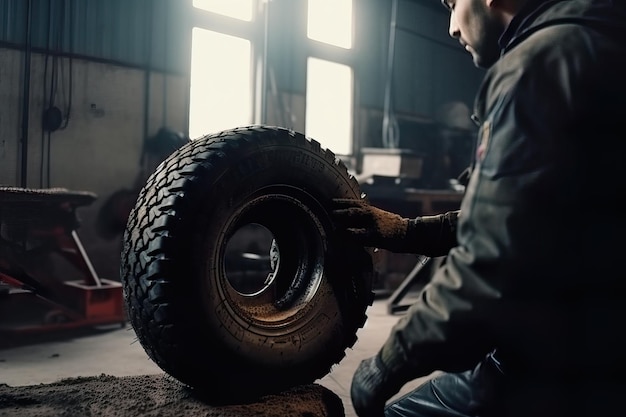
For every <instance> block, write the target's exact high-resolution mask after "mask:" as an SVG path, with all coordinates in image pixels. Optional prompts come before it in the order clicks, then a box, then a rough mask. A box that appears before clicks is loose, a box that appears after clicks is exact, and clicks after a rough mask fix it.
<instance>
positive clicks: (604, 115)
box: [335, 0, 626, 417]
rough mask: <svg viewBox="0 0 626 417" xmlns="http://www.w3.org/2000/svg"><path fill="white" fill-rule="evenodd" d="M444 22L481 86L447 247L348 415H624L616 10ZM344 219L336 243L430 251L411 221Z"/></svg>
mask: <svg viewBox="0 0 626 417" xmlns="http://www.w3.org/2000/svg"><path fill="white" fill-rule="evenodd" d="M445 5H446V7H447V8H448V9H449V10H450V35H451V36H453V37H455V38H457V39H458V40H459V42H461V44H462V45H463V46H464V47H465V49H466V50H467V51H468V52H469V53H470V54H471V55H472V57H473V60H474V63H475V64H476V65H477V66H481V67H485V68H488V70H487V73H486V75H485V78H484V81H483V83H482V85H481V88H480V90H479V92H478V95H477V97H476V102H475V116H476V117H475V119H476V120H478V124H479V134H478V146H477V152H476V160H475V163H474V167H473V170H472V174H471V177H470V180H469V183H468V186H467V189H466V193H465V196H464V199H463V202H462V204H461V215H460V216H459V220H458V229H457V232H456V238H457V242H456V243H454V244H453V247H452V248H451V249H450V251H449V252H448V254H447V257H446V262H445V264H444V265H443V266H442V267H441V268H439V269H438V270H437V271H436V272H435V273H434V275H433V277H432V279H431V282H430V283H429V284H428V285H426V287H425V288H424V290H423V291H422V293H421V294H420V298H419V301H417V302H416V303H415V304H414V305H412V306H411V308H410V309H409V310H408V311H407V314H406V315H405V316H403V317H402V318H401V319H400V320H399V322H398V324H396V325H395V326H394V328H393V329H392V331H391V333H390V335H389V337H388V339H387V340H386V342H385V343H384V345H383V346H382V347H381V349H380V351H379V352H378V354H377V355H376V356H375V357H373V358H370V359H367V360H364V361H363V362H362V363H361V364H360V365H359V367H358V368H357V370H356V372H355V374H354V378H353V383H352V387H351V395H352V402H353V405H354V408H355V410H356V412H357V414H358V415H359V416H361V417H363V416H383V415H385V416H388V417H389V416H498V417H510V416H525V417H530V416H533V417H537V416H550V417H557V416H568V417H570V416H599V417H600V416H601V417H605V416H611V415H625V413H626V411H625V410H624V409H623V408H624V405H622V396H623V393H624V392H626V382H625V381H626V379H625V378H624V375H626V332H624V331H623V329H622V328H623V323H624V321H625V320H626V292H625V290H626V279H624V273H623V271H621V270H620V266H621V265H620V260H621V259H622V258H623V256H624V253H625V250H626V245H625V243H624V240H625V236H626V215H624V213H625V211H624V209H623V207H622V206H621V200H622V198H623V196H624V195H626V182H625V180H624V179H625V178H626V163H625V158H626V137H625V135H624V133H623V128H622V125H623V120H624V118H625V117H626V12H625V9H624V5H623V4H622V2H621V0H555V1H547V0H546V1H544V0H447V2H446V3H445ZM338 204H340V206H339V207H338V208H337V210H336V211H335V218H336V222H337V227H338V229H339V230H340V231H341V230H343V231H345V233H347V234H348V235H352V236H353V237H354V238H356V239H360V241H361V242H362V243H363V244H364V245H366V246H376V247H379V248H388V249H391V250H396V251H398V250H401V251H402V250H408V251H413V250H415V251H417V250H422V249H423V247H424V246H425V243H423V242H422V243H420V244H419V245H414V244H413V245H412V244H410V243H407V242H405V241H406V240H418V241H419V240H420V238H419V233H420V230H421V229H420V228H419V227H416V226H415V225H414V224H412V223H416V224H420V223H421V222H420V221H418V220H415V219H414V220H413V221H411V220H409V219H402V218H399V216H396V215H394V214H393V213H388V212H383V211H382V210H378V209H376V208H375V207H371V206H369V205H367V204H366V203H364V202H362V201H358V202H357V201H353V202H352V203H351V204H350V203H347V202H345V201H342V202H338ZM401 242H404V243H401ZM414 246H415V247H414ZM417 246H419V247H417ZM436 370H439V371H444V373H443V374H442V375H441V376H438V377H436V378H434V379H432V380H431V381H430V382H428V383H427V384H425V385H423V386H422V387H419V388H418V389H416V390H415V391H413V392H411V393H409V394H408V395H407V396H405V397H403V398H401V399H400V400H398V401H395V402H392V403H390V404H387V405H385V404H386V402H387V401H388V400H389V399H390V398H391V397H392V396H394V395H395V394H396V393H397V392H398V391H399V390H400V389H401V387H402V386H403V385H404V384H405V383H406V382H408V381H410V380H412V379H415V378H418V377H421V376H425V375H429V374H430V373H432V372H433V371H436Z"/></svg>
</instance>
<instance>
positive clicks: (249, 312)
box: [217, 185, 330, 333]
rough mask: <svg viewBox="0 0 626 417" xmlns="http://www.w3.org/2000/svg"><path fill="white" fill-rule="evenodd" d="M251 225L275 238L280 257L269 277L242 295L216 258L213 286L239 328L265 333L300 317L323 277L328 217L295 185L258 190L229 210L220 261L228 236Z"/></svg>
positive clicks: (222, 264)
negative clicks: (218, 269)
mask: <svg viewBox="0 0 626 417" xmlns="http://www.w3.org/2000/svg"><path fill="white" fill-rule="evenodd" d="M277 213H280V217H278V216H277ZM251 224H254V225H258V226H261V227H263V228H265V229H267V231H268V232H269V233H270V234H271V236H272V237H273V239H274V241H275V242H276V245H277V247H278V250H279V253H280V258H279V261H278V262H277V267H276V269H275V270H274V271H273V275H272V276H271V277H269V279H267V280H266V281H265V282H264V283H263V285H261V286H260V288H259V289H258V290H256V291H254V292H250V293H246V292H242V291H240V290H239V289H238V288H237V287H236V286H235V285H233V282H232V281H231V280H230V279H229V273H228V271H227V270H226V268H225V265H224V263H223V262H220V266H221V271H220V272H219V273H218V278H217V286H218V290H219V291H220V292H222V294H223V296H224V298H225V300H227V304H228V307H229V308H228V310H229V311H230V313H231V315H232V318H234V319H235V320H237V321H239V322H240V323H241V325H243V326H246V327H248V326H254V327H255V328H257V330H260V331H266V332H269V333H271V332H272V330H280V329H281V328H283V327H285V326H293V325H294V319H295V320H296V321H297V319H298V317H299V316H301V317H305V314H304V313H305V311H306V309H307V306H308V305H309V303H310V301H311V300H312V299H313V298H314V297H315V295H316V294H317V292H318V290H319V288H320V285H321V284H322V282H323V279H324V260H325V254H326V236H327V232H326V230H328V227H329V224H330V221H329V219H328V216H327V214H326V212H325V211H324V209H323V207H322V206H321V204H320V203H319V202H318V201H317V200H316V199H315V198H313V197H312V196H311V195H309V194H308V193H306V192H305V191H303V190H301V189H298V188H295V187H291V186H287V185H277V186H271V187H266V188H263V189H261V190H258V191H257V192H256V193H255V194H254V195H253V196H251V198H249V199H247V200H246V201H245V202H243V203H242V204H241V205H240V206H239V207H238V208H236V209H235V211H234V215H233V216H231V220H230V222H229V223H228V224H227V225H226V227H225V233H224V235H223V241H222V242H220V243H219V244H218V246H219V248H220V249H219V251H218V256H219V259H221V260H222V261H223V260H224V259H225V255H226V254H225V251H226V248H227V247H228V243H229V241H230V239H231V238H232V237H233V235H234V234H235V233H236V232H237V231H238V230H240V229H241V228H243V227H245V226H247V225H251Z"/></svg>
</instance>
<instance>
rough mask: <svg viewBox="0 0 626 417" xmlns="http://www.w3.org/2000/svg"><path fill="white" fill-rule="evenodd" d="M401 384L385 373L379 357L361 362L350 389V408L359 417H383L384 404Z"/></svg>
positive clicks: (385, 370)
mask: <svg viewBox="0 0 626 417" xmlns="http://www.w3.org/2000/svg"><path fill="white" fill-rule="evenodd" d="M401 387H402V384H401V383H400V382H397V381H395V378H393V376H392V375H390V373H389V372H388V371H387V369H386V367H385V365H384V363H383V362H382V360H381V359H380V356H379V355H376V356H373V357H371V358H369V359H365V360H363V361H361V363H360V364H359V366H358V367H357V369H356V371H355V372H354V376H353V377H352V385H351V387H350V397H351V399H352V406H353V407H354V410H355V411H356V414H357V415H358V416H359V417H384V415H385V413H384V409H385V404H386V402H387V400H388V399H389V398H391V397H392V396H393V395H394V394H396V393H397V392H398V391H399V390H400V388H401Z"/></svg>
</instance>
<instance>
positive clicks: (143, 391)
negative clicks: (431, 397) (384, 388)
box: [0, 374, 345, 417]
mask: <svg viewBox="0 0 626 417" xmlns="http://www.w3.org/2000/svg"><path fill="white" fill-rule="evenodd" d="M0 416H7V417H9V416H10V417H140V416H141V417H148V416H149V417H159V416H163V417H186V416H189V417H191V416H193V417H248V416H254V417H344V416H345V414H344V408H343V404H342V402H341V399H340V398H339V397H338V396H337V395H336V394H335V393H333V392H332V391H330V390H328V389H326V388H325V387H323V386H321V385H318V384H310V385H303V386H298V387H294V388H292V389H290V390H288V391H284V392H282V393H279V394H274V395H267V396H264V397H262V398H260V399H259V400H258V401H257V402H253V403H247V404H230V405H219V406H215V405H211V404H208V403H207V402H205V401H203V400H202V399H201V398H199V397H198V396H197V395H195V394H194V392H193V391H192V390H190V389H189V388H188V387H186V386H184V385H182V384H181V383H179V382H178V381H176V380H174V379H173V378H170V377H168V376H167V375H145V376H129V377H114V376H110V375H104V374H103V375H100V376H97V377H79V378H69V379H64V380H61V381H58V382H55V383H52V384H39V385H30V386H19V387H11V386H9V385H6V384H0Z"/></svg>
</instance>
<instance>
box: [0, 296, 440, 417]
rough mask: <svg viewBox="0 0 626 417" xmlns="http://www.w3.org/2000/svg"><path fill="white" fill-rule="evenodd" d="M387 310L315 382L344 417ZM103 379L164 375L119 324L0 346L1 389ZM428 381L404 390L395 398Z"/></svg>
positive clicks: (350, 413) (389, 322)
mask: <svg viewBox="0 0 626 417" xmlns="http://www.w3.org/2000/svg"><path fill="white" fill-rule="evenodd" d="M405 299H406V300H409V297H405ZM387 307H388V299H387V298H379V299H377V300H376V301H374V304H373V305H372V306H371V307H370V308H369V310H368V321H367V323H366V324H365V326H364V327H363V328H362V329H361V330H360V331H359V333H358V334H357V336H358V341H357V343H356V344H355V346H354V347H353V348H352V349H348V351H347V352H346V357H345V358H344V359H343V360H342V361H341V362H340V363H339V364H337V365H336V366H335V367H334V368H333V370H332V371H331V372H330V373H329V374H328V375H326V376H325V377H323V378H322V379H320V380H318V381H316V382H317V383H318V384H320V385H322V386H323V387H325V388H328V389H329V390H331V391H332V392H334V393H335V394H336V395H337V396H339V397H340V398H341V400H342V402H343V405H344V410H345V416H347V417H355V416H356V414H355V412H354V409H353V408H352V404H351V401H350V383H351V380H352V375H353V373H354V371H355V369H356V367H357V365H358V364H359V362H360V361H361V360H362V359H365V358H367V357H370V356H373V355H374V354H376V352H377V351H378V349H379V348H380V346H381V345H382V343H383V342H384V340H385V339H386V337H387V336H388V334H389V331H390V329H391V327H392V326H393V325H394V324H395V323H396V322H397V320H398V319H399V318H400V317H401V315H402V314H403V313H398V314H389V313H388V310H387ZM2 346H4V347H2ZM102 374H104V375H111V376H118V377H121V376H138V375H159V374H163V371H162V370H161V369H160V368H158V367H157V366H156V365H155V364H154V363H153V362H152V361H151V360H150V359H149V358H148V356H147V354H146V353H145V352H144V350H143V348H142V347H141V345H140V344H139V342H137V341H136V337H135V334H134V332H133V330H132V328H130V327H129V326H126V327H121V326H120V325H119V324H118V325H113V326H102V327H99V328H98V329H80V330H73V331H72V332H71V333H69V334H64V337H61V338H60V337H58V336H53V335H52V334H38V335H37V337H34V338H28V339H27V340H18V339H16V340H13V341H10V340H2V341H0V384H7V385H9V386H11V387H18V386H30V385H37V384H48V383H52V382H56V381H59V380H61V379H64V378H75V377H88V376H98V375H102ZM427 378H428V377H425V378H421V379H419V380H416V381H413V382H411V383H409V384H407V385H406V386H405V387H404V388H403V389H402V390H401V392H400V393H399V394H398V395H402V394H404V393H405V392H407V391H409V390H410V389H412V388H413V387H415V386H417V385H419V384H421V383H422V382H424V381H425V380H426V379H427Z"/></svg>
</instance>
